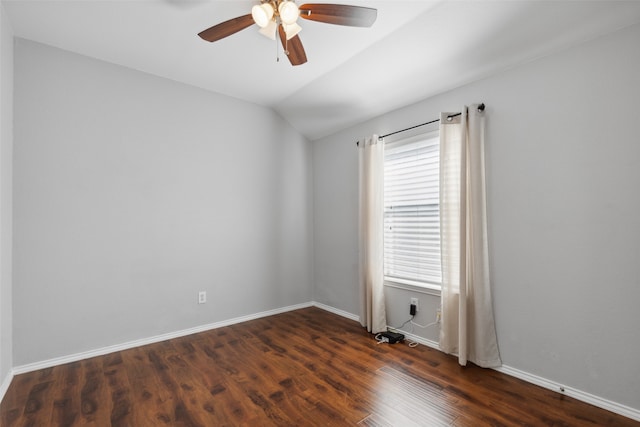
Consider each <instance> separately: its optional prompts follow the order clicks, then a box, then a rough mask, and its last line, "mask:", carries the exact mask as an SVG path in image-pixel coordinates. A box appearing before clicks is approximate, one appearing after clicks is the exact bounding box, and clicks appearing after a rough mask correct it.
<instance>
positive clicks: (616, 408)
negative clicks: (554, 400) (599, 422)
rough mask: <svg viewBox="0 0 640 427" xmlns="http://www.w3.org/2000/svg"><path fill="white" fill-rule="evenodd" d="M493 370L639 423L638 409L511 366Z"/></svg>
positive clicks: (639, 411)
mask: <svg viewBox="0 0 640 427" xmlns="http://www.w3.org/2000/svg"><path fill="white" fill-rule="evenodd" d="M494 369H495V370H496V371H498V372H502V373H503V374H507V375H510V376H512V377H515V378H518V379H521V380H523V381H526V382H528V383H531V384H535V385H537V386H540V387H543V388H546V389H549V390H552V391H555V392H557V393H561V394H565V395H567V396H569V397H573V398H574V399H577V400H581V401H583V402H586V403H589V404H590V405H593V406H597V407H598V408H602V409H606V410H607V411H611V412H614V413H616V414H620V415H623V416H625V417H627V418H631V419H632V420H636V421H640V410H638V409H634V408H630V407H629V406H625V405H621V404H620V403H616V402H612V401H611V400H607V399H604V398H602V397H599V396H595V395H593V394H590V393H587V392H584V391H581V390H578V389H575V388H572V387H568V386H565V385H562V384H559V383H557V382H554V381H550V380H548V379H546V378H542V377H539V376H537V375H533V374H530V373H528V372H525V371H521V370H520V369H516V368H512V367H511V366H507V365H502V366H501V367H499V368H494Z"/></svg>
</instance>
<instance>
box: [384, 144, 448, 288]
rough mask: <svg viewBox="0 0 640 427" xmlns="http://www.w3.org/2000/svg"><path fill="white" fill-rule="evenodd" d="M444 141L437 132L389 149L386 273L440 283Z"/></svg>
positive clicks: (413, 280) (418, 282) (416, 281)
mask: <svg viewBox="0 0 640 427" xmlns="http://www.w3.org/2000/svg"><path fill="white" fill-rule="evenodd" d="M439 143H440V140H439V135H438V132H432V133H429V134H423V135H420V136H418V137H413V138H410V139H406V140H403V141H398V142H395V143H390V144H387V145H385V167H384V227H385V230H384V275H385V279H386V280H390V281H395V282H400V283H408V284H412V285H418V286H427V285H438V286H439V285H440V284H441V282H442V273H441V266H440V264H441V261H440V208H439V205H440V188H439V187H440V145H439Z"/></svg>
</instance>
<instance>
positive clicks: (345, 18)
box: [299, 3, 378, 27]
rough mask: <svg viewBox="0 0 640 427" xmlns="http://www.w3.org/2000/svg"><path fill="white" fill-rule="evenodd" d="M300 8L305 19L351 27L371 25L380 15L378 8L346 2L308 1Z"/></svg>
mask: <svg viewBox="0 0 640 427" xmlns="http://www.w3.org/2000/svg"><path fill="white" fill-rule="evenodd" d="M299 9H300V16H301V17H302V18H304V19H308V20H310V21H318V22H325V23H327V24H335V25H347V26H350V27H370V26H372V25H373V23H374V22H376V18H377V17H378V11H377V10H376V9H372V8H369V7H360V6H349V5H344V4H325V3H308V4H303V5H302V6H300V8H299Z"/></svg>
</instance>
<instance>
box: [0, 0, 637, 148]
mask: <svg viewBox="0 0 640 427" xmlns="http://www.w3.org/2000/svg"><path fill="white" fill-rule="evenodd" d="M310 1H311V0H310ZM313 1H314V2H332V3H341V4H352V5H359V6H367V7H373V8H376V9H378V19H377V21H376V23H375V24H374V25H373V27H371V28H352V27H341V26H335V25H328V24H323V23H317V22H312V21H305V20H302V22H301V26H302V27H303V30H302V32H301V33H300V38H301V40H302V42H303V44H304V47H305V50H306V53H307V58H308V62H307V63H306V64H304V65H301V66H298V67H292V66H291V65H290V64H289V62H288V60H287V59H286V57H284V55H282V49H281V48H280V49H279V51H280V57H281V59H280V62H276V46H277V45H276V42H274V41H271V40H269V39H266V38H265V37H263V36H261V35H260V34H258V33H257V27H256V26H253V27H250V28H248V29H246V30H243V31H241V32H239V33H237V34H234V35H232V36H230V37H228V38H225V39H222V40H220V41H217V42H215V43H208V42H205V41H203V40H201V39H200V38H199V37H197V33H199V32H200V31H202V30H204V29H206V28H208V27H210V26H212V25H214V24H217V23H220V22H222V21H226V20H227V19H231V18H234V17H236V16H239V15H244V14H247V13H249V12H250V9H251V6H252V5H253V4H255V3H257V1H252V0H224V1H222V0H137V1H131V0H98V1H95V0H93V1H92V0H2V3H3V4H4V7H5V10H6V12H7V14H8V16H9V19H10V21H11V24H12V25H13V29H14V33H15V35H16V36H18V37H22V38H26V39H29V40H34V41H37V42H41V43H46V44H49V45H52V46H56V47H59V48H62V49H66V50H69V51H72V52H77V53H80V54H83V55H87V56H91V57H94V58H98V59H102V60H105V61H109V62H112V63H116V64H120V65H124V66H127V67H130V68H134V69H136V70H140V71H144V72H147V73H151V74H155V75H158V76H162V77H166V78H169V79H172V80H176V81H180V82H184V83H188V84H191V85H194V86H198V87H201V88H204V89H208V90H211V91H214V92H218V93H222V94H226V95H229V96H233V97H236V98H240V99H243V100H246V101H249V102H253V103H256V104H260V105H264V106H267V107H271V108H274V109H275V110H276V111H278V112H279V113H280V114H281V115H282V116H283V117H284V118H285V119H287V120H288V121H289V122H290V123H291V124H292V125H293V126H294V127H295V128H296V129H298V130H299V131H300V132H301V133H303V134H304V135H305V136H307V137H308V138H309V139H311V140H314V139H317V138H320V137H322V136H325V135H327V134H330V133H333V132H335V131H337V130H340V129H343V128H345V127H348V126H351V125H353V124H356V123H359V122H361V121H364V120H367V119H369V118H372V117H375V116H377V115H380V114H383V113H385V112H387V111H391V110H393V109H396V108H399V107H402V106H404V105H408V104H410V103H413V102H416V101H419V100H421V99H424V98H427V97H429V96H432V95H435V94H437V93H441V92H443V91H446V90H448V89H452V88H454V87H457V86H460V85H462V84H465V83H468V82H471V81H474V80H477V79H480V78H483V77H485V76H488V75H490V74H491V73H494V72H496V71H499V70H501V69H505V68H507V67H511V66H513V65H515V64H518V63H522V62H526V61H530V60H531V59H534V58H537V57H541V56H544V55H547V54H549V53H552V52H555V51H558V50H561V49H564V48H567V47H569V46H572V45H575V44H577V43H580V42H583V41H585V40H588V39H591V38H595V37H597V36H600V35H603V34H606V33H609V32H612V31H615V30H617V29H620V28H623V27H626V26H629V25H633V24H635V23H638V22H640V1H612V0H601V1H579V0H573V1H562V0H556V1H549V0H548V1H542V0H536V1H525V0H522V1H521V0H503V1H486V0H485V1H482V0H476V1H455V0H453V1H452V0H449V1H446V0H438V1H436V0H432V1H427V0H413V1H401V0H391V1H377V0H368V1H362V0H329V1H323V0H313ZM303 3H304V1H298V4H303ZM639 44H640V41H639Z"/></svg>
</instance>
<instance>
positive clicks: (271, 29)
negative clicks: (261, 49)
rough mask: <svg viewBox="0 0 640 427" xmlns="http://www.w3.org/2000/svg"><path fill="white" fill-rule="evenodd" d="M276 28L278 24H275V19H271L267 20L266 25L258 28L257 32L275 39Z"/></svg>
mask: <svg viewBox="0 0 640 427" xmlns="http://www.w3.org/2000/svg"><path fill="white" fill-rule="evenodd" d="M277 29H278V24H276V21H274V20H271V21H269V23H268V24H267V26H266V27H264V28H260V30H259V31H258V32H259V33H260V34H262V35H263V36H265V37H269V38H270V39H271V40H275V39H276V30H277Z"/></svg>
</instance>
